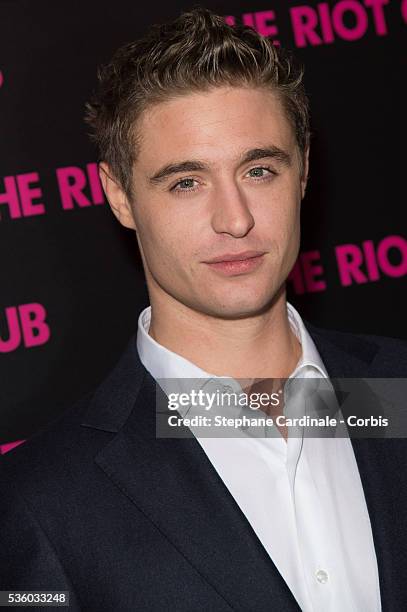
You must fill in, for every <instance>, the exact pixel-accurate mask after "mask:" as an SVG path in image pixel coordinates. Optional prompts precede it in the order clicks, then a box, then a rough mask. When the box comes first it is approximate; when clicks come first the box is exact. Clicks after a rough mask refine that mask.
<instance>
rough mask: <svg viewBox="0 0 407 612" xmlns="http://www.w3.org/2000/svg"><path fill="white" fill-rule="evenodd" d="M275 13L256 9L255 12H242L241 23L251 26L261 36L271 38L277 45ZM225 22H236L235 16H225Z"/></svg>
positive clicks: (230, 23) (233, 23)
mask: <svg viewBox="0 0 407 612" xmlns="http://www.w3.org/2000/svg"><path fill="white" fill-rule="evenodd" d="M275 19H276V15H275V12H274V11H256V12H255V13H244V14H243V15H242V23H243V24H244V25H248V26H251V27H252V28H254V29H255V30H256V31H257V32H258V33H259V34H260V35H261V36H267V37H269V38H272V39H273V43H274V44H275V45H279V44H280V43H279V41H278V40H276V38H275V37H276V36H278V28H277V25H276V24H275V23H274V21H275ZM225 21H226V23H228V24H229V25H231V26H234V25H235V24H236V18H235V17H234V16H233V15H228V16H227V17H225Z"/></svg>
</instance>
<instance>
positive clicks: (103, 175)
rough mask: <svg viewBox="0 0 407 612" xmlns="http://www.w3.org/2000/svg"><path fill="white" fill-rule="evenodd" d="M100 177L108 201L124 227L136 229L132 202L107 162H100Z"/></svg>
mask: <svg viewBox="0 0 407 612" xmlns="http://www.w3.org/2000/svg"><path fill="white" fill-rule="evenodd" d="M99 177H100V181H101V183H102V187H103V191H104V192H105V194H106V198H107V201H108V202H109V205H110V208H111V209H112V212H113V214H114V215H115V217H116V218H117V219H118V220H119V221H120V223H121V224H122V225H124V227H129V228H130V229H134V230H135V229H137V228H136V224H135V221H134V217H133V211H132V208H131V205H130V202H129V200H128V198H127V196H126V194H125V192H124V191H123V189H122V187H121V186H120V185H119V183H118V181H117V180H116V179H115V178H114V176H113V173H112V172H111V170H110V168H109V166H108V165H107V164H106V163H105V162H101V163H100V164H99Z"/></svg>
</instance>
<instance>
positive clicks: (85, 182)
mask: <svg viewBox="0 0 407 612" xmlns="http://www.w3.org/2000/svg"><path fill="white" fill-rule="evenodd" d="M56 173H57V181H58V188H59V193H60V196H61V204H62V208H63V209H64V210H72V209H73V208H75V207H79V208H84V207H88V206H92V205H98V204H104V203H105V198H104V194H103V189H102V185H101V182H100V178H99V172H98V164H96V163H90V164H87V165H86V170H83V169H82V168H80V167H78V166H67V167H64V168H57V170H56Z"/></svg>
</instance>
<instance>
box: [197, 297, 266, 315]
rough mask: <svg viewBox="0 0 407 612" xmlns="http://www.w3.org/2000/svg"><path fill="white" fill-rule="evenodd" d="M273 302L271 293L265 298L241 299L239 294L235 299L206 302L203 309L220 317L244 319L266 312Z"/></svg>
mask: <svg viewBox="0 0 407 612" xmlns="http://www.w3.org/2000/svg"><path fill="white" fill-rule="evenodd" d="M272 303H273V295H271V296H268V298H266V299H264V298H263V299H260V298H258V299H253V295H252V296H248V297H247V299H242V296H240V297H239V298H238V299H236V300H230V299H229V300H227V299H223V300H222V299H219V300H216V301H214V302H212V303H211V304H206V305H205V306H204V308H203V310H204V311H205V312H206V313H207V314H209V315H211V316H215V317H218V318H220V319H246V318H248V317H255V316H258V315H260V314H262V313H264V312H266V311H267V310H268V309H269V308H270V306H271V305H272Z"/></svg>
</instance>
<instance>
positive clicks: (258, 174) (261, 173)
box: [248, 166, 277, 180]
mask: <svg viewBox="0 0 407 612" xmlns="http://www.w3.org/2000/svg"><path fill="white" fill-rule="evenodd" d="M248 174H250V175H251V177H252V178H255V179H257V180H262V179H267V178H271V177H272V176H273V175H276V174H277V172H275V171H274V170H272V169H271V168H268V167H267V166H256V168H251V169H250V170H249V172H248Z"/></svg>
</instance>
